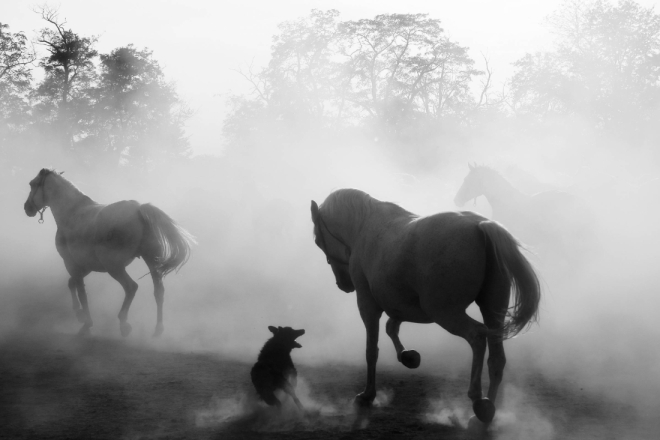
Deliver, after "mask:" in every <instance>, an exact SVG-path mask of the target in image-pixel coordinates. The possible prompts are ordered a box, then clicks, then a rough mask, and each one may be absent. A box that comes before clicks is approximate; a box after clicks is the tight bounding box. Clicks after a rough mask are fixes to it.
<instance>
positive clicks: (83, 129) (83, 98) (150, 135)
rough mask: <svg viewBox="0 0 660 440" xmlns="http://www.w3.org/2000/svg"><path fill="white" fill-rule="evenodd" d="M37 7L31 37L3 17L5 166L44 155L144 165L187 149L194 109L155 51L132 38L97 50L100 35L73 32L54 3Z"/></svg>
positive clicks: (1, 139) (0, 98)
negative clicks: (38, 25)
mask: <svg viewBox="0 0 660 440" xmlns="http://www.w3.org/2000/svg"><path fill="white" fill-rule="evenodd" d="M38 13H40V14H41V17H42V19H43V20H44V21H45V27H44V28H43V29H41V30H40V31H38V32H37V36H36V37H35V39H34V40H33V41H32V42H30V41H29V40H28V39H27V37H26V36H25V34H24V33H23V32H12V30H11V29H10V27H9V25H8V24H6V23H0V119H1V121H0V145H1V151H0V160H2V162H4V163H3V164H2V165H3V169H7V168H10V167H15V166H19V167H20V166H22V164H24V163H33V162H32V161H33V160H34V159H39V162H40V163H42V164H46V165H47V164H53V163H59V164H61V163H63V162H64V163H66V162H67V161H73V163H78V164H80V165H84V166H93V167H98V166H103V167H105V168H108V167H109V168H112V167H118V166H120V165H121V166H124V167H134V168H139V169H141V170H144V169H149V168H150V167H152V166H153V165H154V164H155V163H158V161H160V160H162V159H163V158H165V157H181V156H186V155H188V153H189V145H188V140H187V139H186V137H185V135H184V123H185V120H186V118H187V117H188V116H189V115H190V112H189V111H188V110H187V109H186V107H185V105H184V104H183V103H182V102H181V101H180V99H179V97H178V96H177V93H176V91H175V89H174V87H173V85H172V84H170V83H168V82H167V81H166V80H165V77H164V74H163V71H162V69H161V67H160V65H159V64H158V62H157V61H156V60H155V59H154V58H153V57H152V53H151V51H149V50H147V49H142V50H138V49H136V48H135V47H134V46H133V45H128V46H125V47H119V48H117V49H114V50H112V51H111V52H110V53H107V54H99V53H98V52H97V51H96V50H95V49H94V46H95V43H96V42H97V38H96V37H93V36H90V37H85V36H81V35H79V34H77V33H76V32H74V31H73V30H72V29H71V28H69V27H68V24H67V23H66V21H64V20H62V19H60V18H59V16H58V13H57V10H54V9H50V8H48V7H47V6H44V7H42V8H41V9H39V11H38ZM30 43H32V44H30ZM38 46H41V47H42V48H43V49H45V52H46V55H45V56H43V57H41V58H38V57H37V54H36V52H35V47H38ZM35 63H38V64H37V66H35ZM38 70H41V71H40V72H38V74H36V73H37V71H38ZM35 76H36V77H39V78H40V79H39V80H38V81H36V80H35ZM54 158H57V159H56V160H52V159H54ZM49 159H51V160H49Z"/></svg>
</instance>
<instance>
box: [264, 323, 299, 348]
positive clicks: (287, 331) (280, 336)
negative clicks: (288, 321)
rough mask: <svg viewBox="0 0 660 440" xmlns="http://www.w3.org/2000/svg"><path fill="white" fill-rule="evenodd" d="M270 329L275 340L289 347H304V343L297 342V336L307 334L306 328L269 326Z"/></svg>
mask: <svg viewBox="0 0 660 440" xmlns="http://www.w3.org/2000/svg"><path fill="white" fill-rule="evenodd" d="M268 330H270V331H271V332H272V333H273V335H274V336H273V338H272V339H273V340H274V341H277V342H278V343H279V344H282V345H284V346H286V347H287V348H291V349H293V348H302V345H300V344H299V343H297V342H296V338H298V337H300V336H302V335H304V334H305V330H302V329H301V330H294V329H292V328H291V327H274V326H272V325H269V326H268Z"/></svg>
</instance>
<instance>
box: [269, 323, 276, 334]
mask: <svg viewBox="0 0 660 440" xmlns="http://www.w3.org/2000/svg"><path fill="white" fill-rule="evenodd" d="M268 330H270V331H271V333H273V334H274V335H276V334H277V327H273V326H272V325H269V326H268Z"/></svg>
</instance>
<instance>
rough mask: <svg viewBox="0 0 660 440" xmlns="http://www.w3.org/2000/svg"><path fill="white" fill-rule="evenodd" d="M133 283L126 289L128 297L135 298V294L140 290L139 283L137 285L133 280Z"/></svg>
mask: <svg viewBox="0 0 660 440" xmlns="http://www.w3.org/2000/svg"><path fill="white" fill-rule="evenodd" d="M130 281H131V282H130V283H129V284H128V286H127V287H126V295H127V296H129V297H131V298H133V297H134V296H135V292H137V290H138V283H136V282H135V281H133V280H130Z"/></svg>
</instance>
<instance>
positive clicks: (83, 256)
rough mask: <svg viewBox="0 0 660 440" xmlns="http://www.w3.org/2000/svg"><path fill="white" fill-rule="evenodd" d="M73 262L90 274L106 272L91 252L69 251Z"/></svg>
mask: <svg viewBox="0 0 660 440" xmlns="http://www.w3.org/2000/svg"><path fill="white" fill-rule="evenodd" d="M69 252H70V253H71V256H72V257H73V260H74V261H75V262H76V264H77V265H78V266H80V267H82V268H84V269H87V270H90V271H92V272H106V269H105V268H104V267H103V264H101V262H100V261H99V259H98V258H97V257H96V254H95V253H94V252H93V251H91V250H85V251H77V250H75V249H74V250H69Z"/></svg>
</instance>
